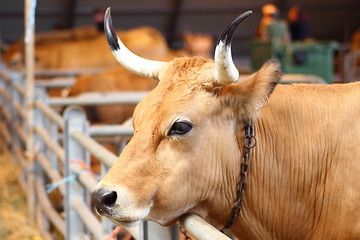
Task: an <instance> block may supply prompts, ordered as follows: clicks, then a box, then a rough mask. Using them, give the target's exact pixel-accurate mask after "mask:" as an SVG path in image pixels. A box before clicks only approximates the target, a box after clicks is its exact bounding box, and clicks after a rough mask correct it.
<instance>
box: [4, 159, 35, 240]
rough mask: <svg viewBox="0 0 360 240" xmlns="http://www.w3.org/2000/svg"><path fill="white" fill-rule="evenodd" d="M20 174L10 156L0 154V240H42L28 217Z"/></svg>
mask: <svg viewBox="0 0 360 240" xmlns="http://www.w3.org/2000/svg"><path fill="white" fill-rule="evenodd" d="M19 174H20V169H19V166H18V165H16V164H15V163H14V161H13V159H12V158H11V155H9V154H0V239H8V240H26V239H29V240H30V239H32V240H35V239H42V238H41V237H40V234H39V231H38V230H37V228H36V227H35V226H34V225H32V224H31V223H30V222H29V220H28V217H27V213H28V212H27V203H26V198H25V195H24V193H23V191H22V189H21V187H20V185H19V183H18V177H19Z"/></svg>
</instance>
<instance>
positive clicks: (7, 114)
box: [0, 107, 13, 123]
mask: <svg viewBox="0 0 360 240" xmlns="http://www.w3.org/2000/svg"><path fill="white" fill-rule="evenodd" d="M0 110H1V113H2V115H3V116H4V117H5V120H6V121H7V122H8V123H11V122H12V121H13V119H12V116H11V114H10V112H9V110H8V109H7V108H5V107H1V108H0Z"/></svg>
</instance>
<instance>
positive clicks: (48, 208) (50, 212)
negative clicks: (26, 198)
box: [36, 180, 66, 236]
mask: <svg viewBox="0 0 360 240" xmlns="http://www.w3.org/2000/svg"><path fill="white" fill-rule="evenodd" d="M36 192H37V195H38V199H39V202H40V205H41V209H42V210H43V211H44V212H45V214H46V216H47V217H48V218H49V219H50V221H51V222H52V223H53V224H54V226H55V227H56V228H57V229H58V230H59V231H60V233H61V234H62V235H63V236H65V234H66V225H65V221H64V219H62V218H61V217H60V215H59V214H58V213H57V212H56V210H55V209H54V208H53V207H52V205H51V203H50V201H49V199H48V196H47V194H46V192H45V189H44V187H43V186H42V184H41V182H39V181H38V180H37V181H36Z"/></svg>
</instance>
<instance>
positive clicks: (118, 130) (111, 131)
mask: <svg viewBox="0 0 360 240" xmlns="http://www.w3.org/2000/svg"><path fill="white" fill-rule="evenodd" d="M89 134H90V136H118V135H122V136H132V135H133V134H134V130H133V128H132V127H124V126H122V125H96V126H91V127H90V129H89Z"/></svg>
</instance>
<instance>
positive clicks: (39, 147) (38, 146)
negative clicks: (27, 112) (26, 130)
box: [33, 87, 50, 231]
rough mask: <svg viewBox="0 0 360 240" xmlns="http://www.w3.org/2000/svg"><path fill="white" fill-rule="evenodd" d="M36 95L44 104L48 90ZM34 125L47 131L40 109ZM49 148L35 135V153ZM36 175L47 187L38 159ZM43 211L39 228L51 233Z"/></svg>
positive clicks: (37, 88) (35, 113) (37, 205)
mask: <svg viewBox="0 0 360 240" xmlns="http://www.w3.org/2000/svg"><path fill="white" fill-rule="evenodd" d="M35 93H36V100H38V101H42V102H44V101H45V100H46V97H47V93H46V89H44V88H43V87H36V88H35ZM34 118H35V121H34V125H36V126H40V127H42V128H44V129H46V119H47V117H46V116H44V114H42V112H41V111H40V110H39V109H36V108H35V109H34ZM46 148H47V145H46V144H45V143H44V142H43V141H42V139H41V138H40V137H39V136H38V135H35V136H34V151H39V152H45V151H46ZM33 164H34V173H35V178H36V181H38V182H40V183H41V184H42V185H45V181H46V179H45V173H44V170H43V169H42V167H41V165H40V164H39V162H38V161H37V159H35V161H34V163H33ZM36 196H38V194H36ZM36 208H38V209H41V208H40V202H39V200H38V199H37V198H36ZM41 213H42V210H39V211H38V214H37V219H38V221H37V222H39V221H40V222H41V223H42V224H43V225H42V226H39V227H41V229H43V230H46V231H49V230H50V223H49V220H48V218H47V217H46V216H45V215H44V214H41Z"/></svg>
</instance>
